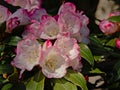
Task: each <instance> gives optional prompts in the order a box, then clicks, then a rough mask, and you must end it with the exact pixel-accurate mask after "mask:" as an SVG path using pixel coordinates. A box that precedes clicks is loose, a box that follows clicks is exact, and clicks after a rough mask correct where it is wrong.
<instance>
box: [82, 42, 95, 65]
mask: <svg viewBox="0 0 120 90" xmlns="http://www.w3.org/2000/svg"><path fill="white" fill-rule="evenodd" d="M80 53H81V56H82V57H83V58H84V59H85V60H87V61H88V62H89V63H90V65H92V66H94V57H93V55H92V53H91V51H90V49H89V47H88V46H87V45H86V44H83V43H81V44H80Z"/></svg>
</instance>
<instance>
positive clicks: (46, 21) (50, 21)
mask: <svg viewBox="0 0 120 90" xmlns="http://www.w3.org/2000/svg"><path fill="white" fill-rule="evenodd" d="M41 27H42V28H41V29H42V33H41V36H40V38H42V39H56V37H57V35H58V34H59V32H60V27H59V24H58V22H57V21H56V19H55V18H54V17H51V16H48V15H43V16H42V18H41Z"/></svg>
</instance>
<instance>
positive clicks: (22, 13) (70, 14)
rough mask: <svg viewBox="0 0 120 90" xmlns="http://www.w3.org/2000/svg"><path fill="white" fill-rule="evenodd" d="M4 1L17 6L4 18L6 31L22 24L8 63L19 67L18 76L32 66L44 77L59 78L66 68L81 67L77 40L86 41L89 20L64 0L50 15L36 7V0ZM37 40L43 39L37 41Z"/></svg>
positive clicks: (77, 68) (38, 3) (10, 31)
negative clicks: (15, 9)
mask: <svg viewBox="0 0 120 90" xmlns="http://www.w3.org/2000/svg"><path fill="white" fill-rule="evenodd" d="M5 1H6V2H7V3H9V4H12V5H13V6H20V7H21V8H20V9H18V10H17V11H16V12H14V13H13V14H11V15H10V16H9V14H7V15H8V16H9V17H8V16H6V17H7V18H6V17H5V19H4V20H3V21H6V27H7V28H6V32H9V33H12V30H13V29H14V28H16V27H18V26H20V25H25V30H24V32H23V33H22V38H23V39H22V40H21V41H19V42H18V44H17V51H16V56H15V58H14V60H13V61H12V63H11V64H12V65H13V66H15V67H17V68H19V69H21V72H20V78H21V77H22V74H23V72H24V71H25V70H28V71H31V70H32V69H33V67H34V66H36V65H37V66H39V67H40V68H41V70H42V72H43V74H44V75H45V76H46V77H48V78H61V77H63V76H64V75H65V74H66V72H67V70H66V69H67V68H69V67H72V68H73V69H74V70H79V71H80V70H81V68H82V64H81V56H80V47H79V45H78V42H83V43H86V44H88V43H89V39H88V35H89V29H88V27H87V25H88V23H89V19H88V17H87V16H85V15H84V14H83V12H82V11H81V12H79V11H77V10H76V7H75V5H74V4H72V3H70V2H67V3H63V4H62V5H61V6H60V9H59V11H58V14H57V15H55V16H50V15H49V14H48V13H47V12H46V10H45V9H43V8H41V7H40V4H41V1H40V0H23V1H22V2H21V0H5ZM0 10H1V9H0ZM4 13H6V12H4ZM40 40H44V41H45V42H43V44H41V42H40Z"/></svg>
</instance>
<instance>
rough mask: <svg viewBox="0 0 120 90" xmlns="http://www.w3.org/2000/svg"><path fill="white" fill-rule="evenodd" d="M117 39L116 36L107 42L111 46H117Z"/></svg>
mask: <svg viewBox="0 0 120 90" xmlns="http://www.w3.org/2000/svg"><path fill="white" fill-rule="evenodd" d="M115 40H116V38H114V39H111V40H110V41H109V42H107V43H106V45H107V46H111V47H115Z"/></svg>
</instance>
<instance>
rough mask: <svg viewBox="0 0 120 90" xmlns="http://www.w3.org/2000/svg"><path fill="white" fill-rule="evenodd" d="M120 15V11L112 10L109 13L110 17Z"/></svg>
mask: <svg viewBox="0 0 120 90" xmlns="http://www.w3.org/2000/svg"><path fill="white" fill-rule="evenodd" d="M119 15H120V12H112V13H110V14H109V17H112V16H119Z"/></svg>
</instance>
